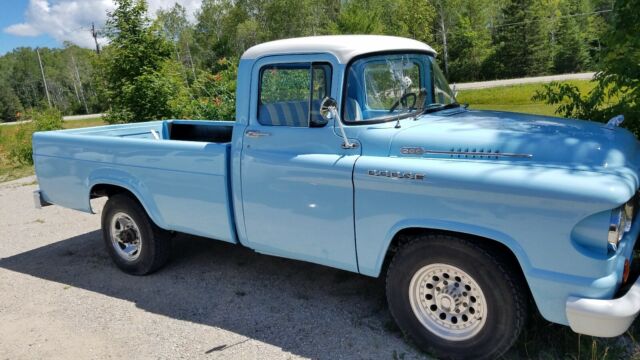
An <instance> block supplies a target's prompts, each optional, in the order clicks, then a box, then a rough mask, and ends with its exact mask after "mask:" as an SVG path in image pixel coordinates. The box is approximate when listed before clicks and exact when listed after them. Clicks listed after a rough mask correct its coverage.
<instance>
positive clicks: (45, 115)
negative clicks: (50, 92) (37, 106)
mask: <svg viewBox="0 0 640 360" xmlns="http://www.w3.org/2000/svg"><path fill="white" fill-rule="evenodd" d="M30 115H31V122H28V123H24V124H20V125H18V126H19V128H18V131H17V132H16V134H15V137H14V138H13V139H12V140H11V141H10V143H9V149H10V150H9V159H10V160H12V161H14V162H16V163H18V164H22V165H33V149H32V147H31V137H32V136H33V133H34V132H36V131H51V130H59V129H62V124H63V120H62V113H60V111H58V110H57V109H48V110H44V111H34V112H32V113H31V114H30Z"/></svg>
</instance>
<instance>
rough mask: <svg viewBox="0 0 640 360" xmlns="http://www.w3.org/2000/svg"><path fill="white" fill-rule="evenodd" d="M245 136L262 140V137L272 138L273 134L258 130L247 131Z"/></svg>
mask: <svg viewBox="0 0 640 360" xmlns="http://www.w3.org/2000/svg"><path fill="white" fill-rule="evenodd" d="M244 134H245V135H247V137H250V138H260V137H265V136H271V133H268V132H262V131H258V130H247V131H246V132H245V133H244Z"/></svg>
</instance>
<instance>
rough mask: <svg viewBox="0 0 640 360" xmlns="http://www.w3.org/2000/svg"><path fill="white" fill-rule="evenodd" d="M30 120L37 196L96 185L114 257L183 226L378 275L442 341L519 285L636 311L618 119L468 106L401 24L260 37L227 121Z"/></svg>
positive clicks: (141, 255) (507, 309) (513, 298)
mask: <svg viewBox="0 0 640 360" xmlns="http://www.w3.org/2000/svg"><path fill="white" fill-rule="evenodd" d="M33 140H34V141H33V143H34V163H35V166H36V173H37V176H38V181H39V184H40V190H39V191H38V192H36V194H35V196H36V203H37V204H38V205H39V206H40V205H48V204H57V205H61V206H66V207H70V208H74V209H78V210H81V211H87V212H91V211H92V209H91V205H90V203H89V200H90V199H91V198H94V197H99V196H108V197H109V200H108V202H107V204H106V205H105V208H104V209H103V210H102V227H103V238H104V241H105V246H106V248H107V250H108V251H109V253H110V254H111V256H112V258H113V259H114V261H115V263H116V264H117V265H118V266H119V267H120V268H121V269H123V270H125V271H127V272H130V273H134V274H140V275H142V274H147V273H150V272H152V271H155V270H157V269H158V268H160V267H161V266H162V265H163V264H164V263H165V262H166V261H167V259H168V258H169V256H170V244H171V238H172V234H174V233H175V232H182V233H188V234H194V235H198V236H204V237H208V238H211V239H215V240H221V241H227V242H231V243H237V244H239V245H242V246H246V247H248V248H251V249H254V250H255V251H257V252H260V253H264V254H268V255H274V256H281V257H287V258H292V259H298V260H303V261H309V262H314V263H318V264H322V265H326V266H331V267H335V268H339V269H343V270H346V271H351V272H356V273H360V274H362V275H365V276H372V277H382V276H384V277H386V291H387V300H388V304H389V308H390V311H391V314H392V315H393V317H394V319H395V320H396V322H397V323H398V325H399V327H400V328H401V329H402V330H403V331H404V332H405V333H406V334H407V335H408V336H410V337H411V338H412V339H413V340H414V341H415V342H416V344H418V345H419V346H420V347H421V348H423V349H425V350H430V351H434V352H435V353H436V354H438V355H440V356H444V357H452V358H495V357H497V356H499V355H500V354H502V353H504V352H505V351H506V350H507V349H508V348H509V347H510V346H511V345H512V344H513V342H514V341H515V339H516V338H517V337H518V335H519V334H520V332H521V330H522V329H523V326H524V324H525V320H526V318H527V316H528V314H529V312H530V310H533V308H532V307H531V304H533V306H534V307H535V308H536V310H537V311H539V312H540V313H541V314H542V316H543V317H544V318H546V319H547V320H549V321H552V322H555V323H560V324H564V325H569V326H571V328H572V329H573V330H574V331H576V332H579V333H583V334H588V335H594V336H617V335H620V334H622V333H624V332H625V331H626V329H627V328H628V327H629V326H630V324H631V323H632V321H633V320H634V319H635V317H636V315H637V313H638V312H639V311H640V285H638V282H636V280H635V279H636V277H635V275H634V274H630V268H631V262H632V261H633V249H634V247H635V244H636V239H637V237H638V234H639V233H640V225H638V222H637V221H636V213H637V211H636V209H637V205H638V196H637V192H638V187H639V185H640V181H639V177H638V169H639V165H640V164H639V163H640V159H639V157H638V150H639V147H638V141H637V140H636V138H635V137H634V136H633V134H631V133H630V132H628V131H627V130H625V129H622V128H619V127H617V126H616V125H615V124H600V123H594V122H588V121H583V120H575V119H559V118H554V117H545V116H534V115H526V114H515V113H507V112H498V111H476V110H470V109H467V107H466V106H462V105H460V104H458V103H457V102H456V99H455V94H454V92H453V91H452V90H451V89H450V87H449V85H448V84H447V80H446V78H445V76H444V75H443V73H442V71H441V70H440V68H439V67H438V64H437V61H436V53H435V51H434V50H433V49H432V48H431V47H429V46H428V45H426V44H423V43H421V42H418V41H415V40H411V39H404V38H397V37H387V36H364V35H360V36H321V37H311V38H297V39H286V40H278V41H273V42H269V43H265V44H260V45H257V46H254V47H252V48H251V49H249V50H247V51H246V52H245V53H244V55H243V56H242V58H241V59H240V64H239V67H238V80H237V95H236V119H235V121H195V120H160V121H154V122H147V123H138V124H126V125H112V126H104V127H97V128H88V129H74V130H63V131H54V132H46V133H36V134H35V135H34V139H33Z"/></svg>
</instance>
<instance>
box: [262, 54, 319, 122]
mask: <svg viewBox="0 0 640 360" xmlns="http://www.w3.org/2000/svg"><path fill="white" fill-rule="evenodd" d="M260 76H261V78H260V104H259V106H258V121H259V122H260V124H262V125H279V126H296V127H304V126H309V89H311V76H310V64H296V65H290V66H287V65H282V66H268V67H265V68H263V69H262V72H261V75H260Z"/></svg>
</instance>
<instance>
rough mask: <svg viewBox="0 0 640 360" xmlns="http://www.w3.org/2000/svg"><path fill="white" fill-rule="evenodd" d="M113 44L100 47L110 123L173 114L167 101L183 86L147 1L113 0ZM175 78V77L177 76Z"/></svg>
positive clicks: (109, 27) (109, 22)
mask: <svg viewBox="0 0 640 360" xmlns="http://www.w3.org/2000/svg"><path fill="white" fill-rule="evenodd" d="M106 31H107V32H106V34H107V36H108V37H109V39H110V40H111V44H110V45H109V46H108V47H106V48H105V49H104V51H103V52H102V59H101V65H102V72H101V77H102V79H103V90H104V95H105V97H106V98H107V99H108V101H109V103H110V105H111V109H110V110H109V111H108V113H107V117H106V120H107V121H108V122H110V123H116V122H132V121H147V120H152V119H159V118H166V117H169V116H170V115H171V107H170V106H169V105H168V101H169V99H170V98H171V96H172V95H173V94H174V93H175V92H176V91H178V88H179V87H180V86H181V84H179V80H177V81H176V76H174V75H175V68H176V67H177V66H178V65H177V63H176V62H175V61H171V60H170V58H171V53H172V51H171V45H170V43H169V42H168V41H167V40H166V38H165V37H163V36H162V34H161V32H160V30H159V28H158V27H157V26H151V24H150V20H149V18H148V16H147V4H146V1H145V0H116V9H115V10H114V11H113V12H109V13H108V20H107V23H106ZM178 79H179V77H178Z"/></svg>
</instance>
